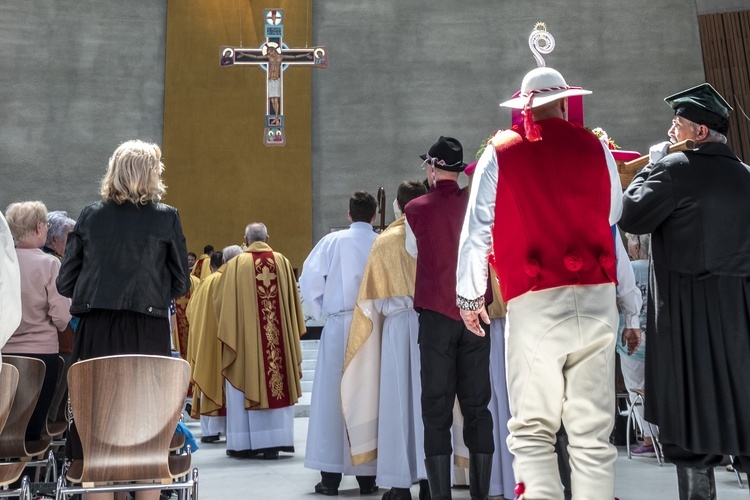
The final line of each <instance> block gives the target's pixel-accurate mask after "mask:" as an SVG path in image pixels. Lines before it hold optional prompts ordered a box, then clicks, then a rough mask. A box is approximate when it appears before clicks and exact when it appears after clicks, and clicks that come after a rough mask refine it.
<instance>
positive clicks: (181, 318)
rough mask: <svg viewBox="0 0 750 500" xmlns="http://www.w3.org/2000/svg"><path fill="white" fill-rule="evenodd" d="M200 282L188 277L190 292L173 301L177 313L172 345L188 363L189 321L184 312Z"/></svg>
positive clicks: (191, 276)
mask: <svg viewBox="0 0 750 500" xmlns="http://www.w3.org/2000/svg"><path fill="white" fill-rule="evenodd" d="M200 282H201V280H200V279H198V278H196V277H195V276H193V275H192V274H191V275H190V290H188V293H186V294H185V295H183V296H182V297H178V298H176V299H174V305H175V310H176V311H177V315H176V316H177V318H176V319H177V329H176V330H174V331H173V332H172V343H173V344H174V347H175V349H177V350H178V351H179V352H180V357H181V358H182V359H184V360H186V361H188V362H191V361H190V358H189V354H188V349H189V345H190V321H188V318H187V315H186V314H185V311H186V309H187V305H188V303H189V302H190V297H191V296H192V294H193V292H194V291H195V287H196V286H198V283H200Z"/></svg>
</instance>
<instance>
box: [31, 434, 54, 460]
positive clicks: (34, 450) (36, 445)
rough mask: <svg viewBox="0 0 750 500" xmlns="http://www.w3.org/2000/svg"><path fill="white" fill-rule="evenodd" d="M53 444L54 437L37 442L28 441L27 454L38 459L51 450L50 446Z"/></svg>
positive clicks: (46, 437)
mask: <svg viewBox="0 0 750 500" xmlns="http://www.w3.org/2000/svg"><path fill="white" fill-rule="evenodd" d="M51 442H52V436H45V437H43V438H42V439H38V440H36V441H26V452H27V453H28V455H29V456H30V457H38V456H39V455H44V454H45V453H46V452H47V450H48V449H49V445H50V443H51Z"/></svg>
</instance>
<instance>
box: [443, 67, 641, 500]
mask: <svg viewBox="0 0 750 500" xmlns="http://www.w3.org/2000/svg"><path fill="white" fill-rule="evenodd" d="M585 94H590V91H587V90H583V89H581V88H580V87H571V86H569V85H567V83H566V82H565V79H564V78H563V76H562V75H561V74H560V73H559V72H557V71H555V70H554V69H551V68H545V67H542V68H537V69H535V70H533V71H531V72H529V73H528V74H527V75H526V76H525V77H524V80H523V84H522V86H521V95H520V97H518V98H516V99H512V100H510V101H507V102H505V103H503V104H502V105H503V106H508V107H513V108H516V109H519V108H521V109H523V111H524V123H523V126H514V127H513V128H512V129H510V130H506V131H501V132H498V134H497V135H495V137H494V138H493V139H492V140H491V141H490V146H492V147H487V149H486V151H485V153H484V154H483V156H482V157H481V159H480V160H479V163H478V164H477V168H476V171H475V173H474V182H473V185H472V191H471V195H470V201H469V208H468V210H467V213H466V218H465V220H464V225H463V229H462V232H461V241H460V246H459V259H458V263H459V264H458V270H457V295H458V297H457V304H458V306H459V307H460V309H461V316H462V318H463V319H464V322H465V323H466V326H467V328H469V329H470V330H471V331H473V332H474V333H475V334H476V335H479V336H482V335H484V331H483V329H482V322H484V323H489V318H488V317H487V313H486V311H485V309H484V300H483V295H484V292H485V283H486V279H487V260H488V256H489V258H490V263H491V264H492V266H493V267H494V269H495V271H496V273H497V276H498V279H499V281H500V290H501V293H502V296H503V299H504V300H505V301H506V304H507V308H508V313H507V325H506V331H505V334H506V358H507V364H506V370H507V382H508V397H509V400H510V410H511V414H512V418H511V420H510V421H509V422H508V428H509V430H510V436H509V438H508V447H509V449H510V451H511V452H512V453H513V454H514V455H515V461H514V464H513V467H514V472H515V476H516V480H517V481H518V483H519V484H518V485H517V487H516V488H517V489H516V493H518V494H519V496H520V497H521V498H525V499H545V500H557V499H560V500H561V499H562V498H563V491H562V488H561V485H560V477H559V474H558V468H557V459H556V456H555V453H554V448H553V446H554V444H555V433H556V432H557V430H558V429H559V428H560V425H561V423H562V424H564V425H565V428H566V430H567V432H568V436H569V447H568V449H569V452H570V465H571V469H572V477H571V481H572V491H573V495H574V496H575V497H576V498H596V499H607V498H613V496H614V465H615V459H616V458H617V450H616V449H615V448H614V446H612V445H611V444H610V443H609V434H610V432H611V430H612V426H613V423H614V411H613V410H614V407H615V390H614V377H613V373H614V344H615V338H616V335H617V334H616V332H617V327H618V313H617V306H616V296H615V293H616V290H615V286H616V283H617V266H616V259H615V240H614V234H615V233H614V231H613V229H614V228H613V226H614V224H615V223H616V222H617V220H618V219H619V217H620V213H621V211H622V187H621V185H620V180H619V177H618V174H617V167H616V165H615V161H614V159H613V158H612V155H611V154H610V153H609V151H608V149H607V147H606V146H604V145H603V144H602V143H601V142H600V141H599V140H598V138H597V137H596V136H595V135H594V134H592V133H591V132H589V131H587V130H586V129H585V128H583V127H581V126H578V125H575V124H572V123H570V122H568V121H567V105H568V102H567V97H569V96H575V95H585ZM490 254H491V255H490ZM623 338H625V339H626V340H627V343H628V348H629V350H630V351H631V352H632V351H633V350H635V348H637V346H638V343H639V342H640V336H639V330H636V329H626V330H625V332H624V333H623Z"/></svg>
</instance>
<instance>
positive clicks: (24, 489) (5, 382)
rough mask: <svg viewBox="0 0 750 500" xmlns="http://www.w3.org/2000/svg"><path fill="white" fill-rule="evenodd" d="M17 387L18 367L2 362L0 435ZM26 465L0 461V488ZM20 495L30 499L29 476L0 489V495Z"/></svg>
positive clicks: (27, 499) (15, 478)
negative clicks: (16, 483) (10, 488)
mask: <svg viewBox="0 0 750 500" xmlns="http://www.w3.org/2000/svg"><path fill="white" fill-rule="evenodd" d="M17 388H18V369H16V367H15V366H13V365H9V364H5V363H3V366H2V369H1V370H0V435H2V431H3V428H4V427H5V423H6V422H7V420H8V417H9V416H10V411H11V408H12V407H13V401H14V400H15V397H16V389H17ZM25 466H26V464H25V463H24V462H0V488H5V487H6V486H8V485H9V484H11V483H13V482H15V481H17V480H18V478H19V477H21V474H22V473H23V469H24V467H25ZM6 496H20V498H23V499H25V500H31V490H30V488H29V478H28V477H25V476H24V478H23V480H22V481H21V487H20V488H19V489H14V490H6V489H2V490H0V497H6Z"/></svg>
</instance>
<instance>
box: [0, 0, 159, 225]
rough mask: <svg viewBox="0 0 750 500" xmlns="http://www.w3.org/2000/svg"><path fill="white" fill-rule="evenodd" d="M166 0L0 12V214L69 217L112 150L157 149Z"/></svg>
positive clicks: (39, 2)
mask: <svg viewBox="0 0 750 500" xmlns="http://www.w3.org/2000/svg"><path fill="white" fill-rule="evenodd" d="M165 33H166V0H128V1H127V2H121V1H109V0H107V1H101V0H4V1H3V2H1V3H0V210H2V211H3V212H5V208H6V207H7V206H8V204H10V203H12V202H15V201H23V200H41V201H43V202H44V203H45V204H46V205H47V208H48V209H49V210H66V211H67V212H68V213H69V215H70V216H71V217H73V218H77V217H78V214H79V213H80V212H81V209H82V208H83V207H84V206H86V205H87V204H89V203H92V202H94V201H96V200H97V199H99V194H98V191H99V181H100V180H101V178H102V176H103V175H104V173H105V171H106V167H107V161H108V160H109V157H110V155H111V154H112V152H113V151H114V150H115V148H116V147H117V146H118V145H119V144H120V143H122V142H123V141H126V140H129V139H136V138H139V139H143V140H146V141H149V142H156V143H158V144H161V140H162V121H163V113H164V47H165Z"/></svg>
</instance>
